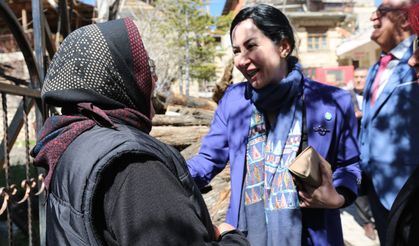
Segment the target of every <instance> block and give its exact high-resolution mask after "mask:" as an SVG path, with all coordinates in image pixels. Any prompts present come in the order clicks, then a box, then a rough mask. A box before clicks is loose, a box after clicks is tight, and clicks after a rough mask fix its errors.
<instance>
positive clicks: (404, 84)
mask: <svg viewBox="0 0 419 246" xmlns="http://www.w3.org/2000/svg"><path fill="white" fill-rule="evenodd" d="M412 47H413V44H411V45H410V47H409V49H408V51H407V52H405V54H404V55H403V57H402V58H401V59H400V62H399V64H398V65H397V66H396V67H395V68H394V70H393V73H392V74H391V75H390V77H389V80H388V82H387V84H386V85H385V87H384V88H383V91H382V92H381V94H380V95H379V97H378V98H377V100H376V102H375V104H374V106H373V107H371V106H370V105H371V103H370V100H371V97H370V94H371V87H372V83H373V81H374V78H375V75H376V74H377V71H378V66H379V64H378V63H377V64H375V65H374V66H372V67H371V68H370V70H369V72H368V77H367V80H366V86H365V90H364V101H363V118H362V121H361V133H360V138H359V144H360V150H361V159H362V163H361V167H362V169H363V170H364V171H365V172H366V173H367V175H368V176H369V177H371V179H372V183H373V186H374V189H375V191H376V193H377V195H378V196H379V199H380V202H381V203H382V204H383V206H384V207H385V208H386V209H388V210H390V208H391V206H392V205H393V203H394V200H395V198H396V196H397V194H398V193H399V191H400V190H401V188H402V187H403V185H404V184H405V183H406V181H407V179H408V178H409V176H410V175H411V174H412V173H413V171H414V170H415V169H416V168H417V167H418V166H419V151H418V150H417V149H418V146H419V130H418V126H419V84H418V83H417V77H416V73H415V70H414V69H413V68H412V67H410V66H409V65H408V64H407V61H408V60H409V58H410V57H411V56H412V53H413V48H412Z"/></svg>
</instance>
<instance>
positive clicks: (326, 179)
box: [298, 158, 345, 208]
mask: <svg viewBox="0 0 419 246" xmlns="http://www.w3.org/2000/svg"><path fill="white" fill-rule="evenodd" d="M320 159H321V161H320V173H321V177H322V184H321V185H320V186H319V187H318V188H314V187H311V186H304V191H302V190H301V191H299V192H298V195H299V196H300V207H302V208H340V207H342V206H343V204H344V203H345V198H344V197H343V196H342V195H340V194H339V193H338V192H337V191H336V189H335V187H334V186H333V184H332V170H331V169H330V165H329V164H328V163H327V161H326V160H325V159H323V158H320Z"/></svg>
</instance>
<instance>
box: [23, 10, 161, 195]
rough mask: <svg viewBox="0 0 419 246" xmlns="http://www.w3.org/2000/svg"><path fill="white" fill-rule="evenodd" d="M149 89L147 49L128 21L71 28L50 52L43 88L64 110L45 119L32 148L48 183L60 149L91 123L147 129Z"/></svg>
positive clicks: (46, 96)
mask: <svg viewBox="0 0 419 246" xmlns="http://www.w3.org/2000/svg"><path fill="white" fill-rule="evenodd" d="M152 89H153V85H152V79H151V73H150V67H149V65H148V56H147V52H146V50H145V48H144V46H143V43H142V40H141V36H140V33H139V32H138V29H137V27H136V26H135V24H134V22H133V21H132V20H130V19H127V18H126V19H120V20H115V21H110V22H106V23H102V24H97V25H89V26H85V27H82V28H80V29H77V30H76V31H74V32H72V33H71V34H70V35H69V36H68V37H67V38H66V39H65V40H64V42H63V43H62V44H61V46H60V49H59V50H58V51H57V53H56V54H55V55H54V58H53V60H52V61H51V65H50V67H49V69H48V73H47V75H46V77H45V81H44V85H43V88H42V93H41V95H42V99H43V100H44V101H45V102H46V103H47V104H49V105H54V106H58V107H62V113H63V114H62V115H60V116H52V117H50V118H48V119H47V121H46V122H45V124H44V126H43V129H42V130H41V133H40V136H39V140H38V142H37V144H36V146H35V147H34V149H33V150H32V152H31V155H32V156H33V157H35V160H34V164H35V165H37V166H41V167H45V168H47V169H48V174H47V177H46V178H45V183H46V185H47V187H49V183H50V181H51V177H52V174H53V172H54V169H55V166H56V164H57V163H58V160H59V159H60V157H61V155H62V154H63V152H64V151H65V150H66V149H67V147H68V146H69V145H70V144H71V143H72V142H73V140H74V139H75V138H76V137H77V136H79V135H80V134H82V133H83V132H85V131H87V130H89V129H91V128H92V127H94V126H95V125H99V126H102V127H108V128H112V129H116V125H115V122H116V121H117V122H122V123H123V124H128V125H131V126H133V127H136V128H138V129H140V130H142V131H144V132H146V133H149V132H150V130H151V117H152V114H153V109H152V105H151V93H152Z"/></svg>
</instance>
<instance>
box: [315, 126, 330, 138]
mask: <svg viewBox="0 0 419 246" xmlns="http://www.w3.org/2000/svg"><path fill="white" fill-rule="evenodd" d="M313 130H314V131H315V132H318V133H319V134H320V135H321V136H324V135H326V133H328V132H330V130H328V129H327V128H326V127H324V126H322V125H318V126H315V127H313Z"/></svg>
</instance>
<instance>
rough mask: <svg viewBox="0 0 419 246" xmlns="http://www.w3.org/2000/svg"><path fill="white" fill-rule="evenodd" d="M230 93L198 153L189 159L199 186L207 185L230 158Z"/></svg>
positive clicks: (221, 103) (226, 95) (222, 103)
mask: <svg viewBox="0 0 419 246" xmlns="http://www.w3.org/2000/svg"><path fill="white" fill-rule="evenodd" d="M228 94H229V89H227V91H226V92H225V94H224V96H223V98H222V99H221V100H220V103H219V105H218V108H217V110H216V111H215V114H214V118H213V120H212V123H211V127H210V131H209V133H208V134H207V135H206V136H205V137H204V138H203V140H202V145H201V149H200V150H199V153H198V155H196V156H195V157H193V158H192V159H190V160H188V161H187V165H188V169H189V172H190V173H191V175H192V177H193V178H194V180H195V183H196V184H197V185H198V187H199V188H202V187H204V186H205V185H207V184H208V183H209V182H210V181H211V179H212V178H213V177H214V176H215V175H217V174H218V173H219V172H221V171H222V170H223V169H224V168H225V166H226V164H227V162H228V159H229V143H228V130H227V121H228V117H227V116H226V114H227V113H226V112H227V111H228Z"/></svg>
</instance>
